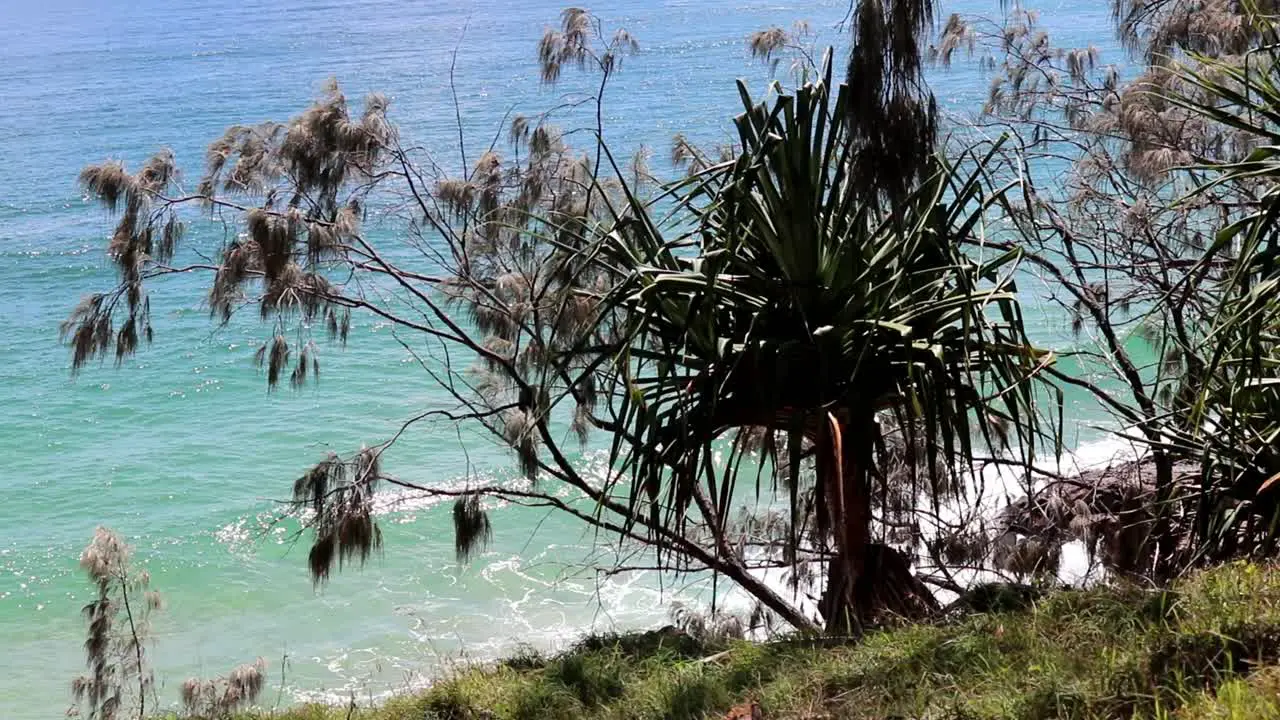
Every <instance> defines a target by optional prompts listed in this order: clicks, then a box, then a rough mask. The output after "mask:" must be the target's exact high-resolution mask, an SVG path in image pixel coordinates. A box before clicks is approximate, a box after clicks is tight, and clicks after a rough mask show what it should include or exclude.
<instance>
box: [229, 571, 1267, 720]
mask: <svg viewBox="0 0 1280 720" xmlns="http://www.w3.org/2000/svg"><path fill="white" fill-rule="evenodd" d="M716 653H722V654H720V655H718V656H717V657H715V658H714V659H711V660H708V661H703V659H704V658H707V657H708V656H712V655H715V654H716ZM743 702H756V703H759V705H760V707H761V709H762V710H763V711H764V712H765V716H766V717H768V718H867V719H871V718H930V719H936V720H1048V719H1049V718H1067V719H1080V720H1088V719H1094V718H1097V719H1102V718H1117V719H1125V720H1128V719H1129V718H1155V719H1159V720H1165V719H1167V720H1183V719H1189V718H1215V719H1216V718H1221V719H1222V720H1237V719H1238V720H1280V567H1260V566H1257V565H1251V564H1244V563H1238V564H1233V565H1230V566H1226V567H1222V568H1218V569H1215V570H1212V571H1208V572H1205V573H1202V574H1200V575H1198V576H1196V577H1193V578H1190V579H1188V580H1187V581H1184V582H1183V583H1181V584H1179V585H1178V586H1177V587H1175V588H1174V589H1173V590H1172V591H1168V592H1162V593H1150V592H1143V591H1140V590H1136V589H1122V588H1107V589H1097V590H1088V591H1064V592H1059V593H1054V594H1050V595H1046V596H1044V597H1042V598H1039V599H1038V600H1034V601H1032V600H1028V604H1026V606H1025V607H1023V608H1022V609H1005V610H1003V611H1001V612H992V613H970V614H967V615H964V616H962V617H958V618H954V619H952V620H949V621H947V622H940V623H936V624H926V625H911V626H905V627H900V628H895V629H888V630H883V631H880V632H876V633H873V634H871V635H869V636H867V637H866V638H864V639H863V641H862V642H860V643H857V644H843V645H834V646H833V645H830V644H820V643H813V642H806V641H801V640H795V641H788V642H775V643H769V644H750V643H733V644H730V645H727V646H705V645H701V644H699V643H697V642H695V641H693V640H691V639H690V638H687V637H682V636H671V635H662V634H660V633H648V634H641V635H623V636H597V637H592V638H588V639H586V640H584V641H583V642H582V643H580V644H579V645H578V646H577V647H576V648H574V649H573V650H570V651H569V652H566V653H564V654H562V655H559V656H556V657H541V656H538V655H536V654H534V653H530V652H525V653H522V654H520V655H519V656H517V657H515V658H513V659H512V660H511V661H510V662H508V663H503V664H498V665H496V666H493V667H488V668H479V669H473V670H467V671H462V672H459V673H457V674H456V675H455V676H453V677H450V678H447V679H444V680H442V681H440V682H438V683H437V684H436V685H435V686H433V687H432V688H431V689H430V690H427V691H425V692H423V693H421V694H418V695H413V696H405V697H401V698H396V699H394V700H392V701H390V702H388V703H386V704H385V705H382V706H380V707H377V708H365V709H358V710H356V711H355V712H353V713H352V714H351V716H350V717H351V719H352V720H357V719H358V720H435V719H438V720H479V719H480V718H493V719H495V720H497V719H510V720H534V719H545V720H558V719H563V720H581V719H587V718H619V719H620V720H647V719H654V720H658V719H661V720H679V719H692V718H704V717H712V718H719V717H724V715H725V713H726V712H727V711H728V710H729V709H730V708H731V707H732V706H734V705H737V704H740V703H743ZM249 717H258V716H246V718H245V720H248V718H249ZM260 717H268V716H260ZM271 717H275V718H278V719H280V720H339V719H344V720H345V718H347V710H346V709H336V708H327V707H300V708H295V709H291V710H289V711H286V712H281V713H277V714H276V715H274V716H271Z"/></svg>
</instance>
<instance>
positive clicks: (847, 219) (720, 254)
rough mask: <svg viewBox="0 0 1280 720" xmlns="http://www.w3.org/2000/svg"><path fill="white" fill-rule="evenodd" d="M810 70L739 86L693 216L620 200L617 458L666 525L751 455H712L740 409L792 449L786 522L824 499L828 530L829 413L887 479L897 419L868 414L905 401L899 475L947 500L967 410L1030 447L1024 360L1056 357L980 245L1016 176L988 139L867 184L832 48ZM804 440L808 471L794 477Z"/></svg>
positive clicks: (741, 416) (691, 192)
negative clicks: (992, 177)
mask: <svg viewBox="0 0 1280 720" xmlns="http://www.w3.org/2000/svg"><path fill="white" fill-rule="evenodd" d="M818 77H819V80H818V81H816V82H813V83H809V84H806V85H804V86H802V87H800V88H798V89H797V90H795V92H794V93H787V92H784V91H782V89H781V88H777V87H775V88H774V89H775V90H776V92H777V94H776V97H775V98H774V99H773V100H772V101H769V102H756V101H755V100H753V99H752V98H751V96H750V95H749V93H748V92H747V90H746V89H745V87H743V86H741V85H740V91H741V95H742V100H743V104H744V107H745V112H744V113H743V114H741V115H740V116H738V118H737V119H736V126H737V130H738V134H739V141H740V143H741V153H740V154H739V155H738V156H737V157H736V158H735V159H733V160H731V161H728V162H725V163H722V164H720V165H716V166H713V167H711V168H709V169H707V170H706V171H704V172H703V173H701V174H700V175H699V176H698V177H697V178H695V181H694V182H693V183H692V184H691V186H689V187H691V188H692V189H686V190H685V191H683V192H682V193H680V199H681V202H683V203H684V204H685V207H688V208H690V209H691V210H692V211H693V213H694V215H695V216H696V227H695V228H694V229H693V230H687V229H686V230H687V231H686V232H685V233H683V234H681V235H680V236H679V238H677V239H676V240H669V241H665V242H664V241H663V240H662V239H661V237H660V236H659V235H658V231H657V229H656V228H655V227H654V226H653V225H651V224H648V223H646V222H643V221H630V222H627V223H625V224H624V225H623V226H622V227H621V228H620V230H619V232H618V233H616V234H615V237H616V242H615V243H614V244H613V245H612V246H611V252H612V253H613V254H614V255H615V256H616V257H615V262H616V263H617V264H618V265H631V266H635V267H638V268H639V270H638V271H637V272H636V273H635V275H634V276H633V277H632V278H631V280H630V281H629V282H627V283H625V284H624V285H623V287H622V288H620V290H619V291H618V292H619V293H620V300H619V302H621V303H622V304H625V305H626V306H627V307H628V313H627V314H628V316H629V318H630V326H629V329H630V333H631V337H633V338H634V340H633V341H632V342H630V343H629V344H628V346H627V347H628V348H629V349H628V351H627V352H626V353H625V354H624V356H623V357H620V358H619V360H618V365H617V367H618V368H620V372H622V373H623V374H624V375H625V376H626V381H627V383H628V387H629V388H630V392H629V393H628V396H627V400H626V402H627V407H626V408H625V410H624V413H623V417H624V418H625V423H624V425H625V428H626V432H625V433H622V434H620V435H619V439H618V441H617V442H616V443H615V449H614V462H615V467H616V468H619V469H621V470H623V471H624V476H627V477H629V478H630V480H631V501H632V502H633V503H648V504H649V505H650V508H651V512H653V513H655V514H657V513H666V515H667V517H666V519H665V521H664V522H665V523H666V524H668V525H679V524H681V523H682V518H683V517H684V516H685V511H686V510H687V509H688V507H689V505H690V503H704V498H706V497H708V494H709V496H710V497H711V498H714V499H716V500H719V501H720V502H716V503H714V504H715V505H716V506H717V507H725V506H726V502H725V501H727V500H729V499H730V498H732V497H733V494H734V492H735V483H736V482H737V477H738V469H739V466H740V465H741V463H742V462H743V460H744V458H746V457H747V455H746V454H744V453H742V452H740V451H739V450H740V449H741V445H740V444H735V445H734V448H733V451H732V452H731V453H730V457H731V459H730V461H729V463H728V467H727V468H725V467H722V466H720V467H718V466H717V465H718V464H717V463H716V462H714V443H715V441H716V440H717V439H718V438H720V437H721V436H722V435H724V434H725V433H726V432H727V431H729V430H734V429H744V428H758V427H763V428H766V429H767V430H768V432H766V433H765V441H764V447H765V452H766V455H770V456H772V459H773V460H774V463H773V464H774V466H775V467H781V468H787V470H786V471H785V472H784V473H780V475H782V477H779V478H778V479H779V480H781V481H782V483H783V485H785V487H786V488H788V490H789V492H790V498H791V505H792V508H791V509H792V525H793V527H792V537H793V538H794V537H796V533H798V532H802V531H805V530H804V528H802V527H800V526H803V525H805V524H806V522H807V520H806V517H807V516H808V513H805V512H803V511H802V510H801V506H802V505H805V504H806V503H812V505H811V507H812V509H813V510H814V511H815V512H814V518H813V519H814V521H815V524H814V525H813V526H812V527H810V528H808V531H810V532H811V531H815V530H816V532H812V535H811V537H812V538H813V540H814V544H815V545H818V546H826V544H827V537H828V534H829V533H828V531H829V530H830V529H831V528H833V527H834V526H836V525H838V524H839V522H840V518H839V509H838V508H833V507H831V503H830V502H824V501H823V499H824V498H827V497H828V496H829V493H830V492H831V490H832V488H831V487H830V482H831V481H832V479H833V478H834V477H837V475H835V474H833V472H832V468H833V466H838V465H840V462H839V460H838V459H837V460H835V461H834V462H832V461H830V459H829V458H825V457H824V453H823V451H822V449H821V448H822V447H824V445H823V442H824V440H823V439H824V438H827V439H828V440H830V439H831V438H830V433H831V428H833V427H834V428H836V431H835V432H836V434H837V435H839V434H840V433H841V432H844V433H850V437H848V438H844V439H843V442H844V443H848V444H852V445H854V446H855V447H857V448H860V449H859V450H857V451H856V452H857V453H859V454H862V455H865V456H866V457H864V458H862V459H860V460H859V466H860V467H862V468H863V469H864V470H865V471H866V472H868V473H871V474H872V475H875V476H877V477H879V478H880V479H882V480H885V479H886V478H885V475H884V473H883V471H884V470H886V466H885V453H884V450H885V449H886V443H885V440H886V434H887V433H886V432H885V431H883V430H882V429H881V426H882V425H885V426H886V427H887V426H888V424H885V423H880V422H877V418H878V417H879V418H885V417H886V416H887V417H888V418H891V419H894V420H896V423H893V424H894V425H896V427H897V428H899V429H900V430H899V432H900V433H901V434H902V435H905V436H906V437H905V438H901V439H905V440H906V441H907V442H902V443H899V445H900V446H901V447H905V448H907V449H908V450H909V451H908V452H905V453H904V454H902V455H901V456H902V457H903V458H904V459H905V460H906V463H905V466H904V467H905V469H906V470H907V472H906V473H905V474H904V475H901V476H900V478H899V479H906V480H907V481H908V482H909V484H910V485H911V486H912V487H913V488H914V489H916V490H923V489H924V486H920V487H916V485H915V482H916V480H917V478H920V479H925V478H927V479H928V480H929V481H930V482H929V487H930V488H931V490H932V492H931V493H929V495H932V496H933V498H934V499H935V500H936V499H939V495H941V494H944V492H950V491H954V490H955V489H956V488H958V484H957V483H954V482H952V481H953V480H954V479H955V472H956V471H955V470H954V469H953V468H954V465H953V463H952V461H953V460H955V459H958V458H960V459H963V458H969V459H972V458H973V456H974V448H973V446H972V444H971V440H972V439H973V438H974V437H975V436H984V437H986V438H987V439H988V440H992V441H994V437H995V436H994V435H992V434H988V433H985V432H984V431H985V430H986V429H987V428H989V425H987V424H986V423H985V422H984V423H978V424H975V423H974V422H973V420H974V418H975V417H977V416H981V417H983V418H984V419H985V418H990V417H1002V418H1004V419H1006V420H1009V421H1012V425H1013V426H1015V427H1016V428H1017V429H1018V432H1019V435H1020V438H1021V442H1020V443H1018V445H1019V446H1020V447H1021V448H1022V449H1023V450H1024V451H1025V452H1031V451H1032V450H1033V447H1034V442H1033V439H1034V437H1035V436H1036V434H1037V432H1038V423H1037V419H1036V415H1035V413H1034V408H1033V393H1032V391H1031V389H1030V386H1029V384H1028V383H1027V382H1026V380H1027V379H1028V378H1029V377H1030V376H1031V375H1032V374H1033V369H1034V367H1035V366H1036V364H1037V363H1040V362H1044V361H1047V357H1045V356H1042V355H1041V354H1040V353H1038V352H1036V351H1034V350H1032V349H1031V346H1030V344H1029V343H1028V341H1027V339H1026V337H1025V335H1024V332H1023V328H1022V319H1021V315H1020V312H1019V309H1018V305H1017V303H1016V301H1015V299H1014V296H1013V292H1014V282H1013V279H1012V270H1013V267H1014V266H1015V263H1016V259H1017V258H1016V255H1014V254H1002V255H999V256H997V257H993V258H988V259H985V260H979V259H975V258H976V257H978V256H980V255H981V254H982V253H981V250H980V247H979V245H980V241H981V232H982V230H983V225H982V220H983V216H984V213H985V211H986V210H987V209H988V208H989V206H990V205H991V204H992V203H995V202H999V201H1001V200H1002V199H1003V196H1004V193H1003V190H1001V189H996V190H994V191H990V192H989V191H988V190H987V189H986V187H987V184H986V183H985V182H984V178H985V175H984V172H983V167H984V164H985V162H986V160H987V159H989V157H988V158H979V157H975V158H974V159H975V160H976V161H977V162H976V167H977V169H976V170H974V171H973V173H972V174H970V175H968V176H965V175H962V174H960V171H959V170H958V169H957V168H955V167H952V166H950V165H948V164H947V163H946V162H945V161H944V160H942V159H935V160H934V161H933V163H932V167H931V168H930V171H929V173H928V175H927V177H926V179H925V180H924V181H923V182H921V183H920V184H919V185H918V186H917V187H916V188H915V189H914V191H913V192H911V193H910V194H909V195H908V196H907V197H906V198H905V199H901V200H890V199H889V195H888V194H884V193H871V194H868V193H867V192H864V191H862V190H861V188H862V187H863V185H862V183H860V182H859V174H860V173H862V172H864V171H865V168H862V167H860V166H859V165H858V163H857V153H856V144H855V143H853V142H851V138H850V133H849V131H848V129H847V125H846V124H845V123H844V122H842V118H844V117H845V110H846V108H845V104H846V103H847V102H848V97H847V94H846V91H845V88H844V87H841V88H840V89H839V90H838V91H835V92H833V88H832V85H831V72H830V64H829V56H828V60H827V62H826V63H824V70H823V72H821V73H819V75H818ZM635 215H641V214H640V213H636V214H635ZM775 435H776V436H777V437H778V438H779V439H781V438H782V437H783V436H784V435H785V437H786V442H785V447H779V445H780V443H778V442H777V441H775ZM628 440H629V442H628ZM836 442H837V443H840V442H841V438H836ZM828 444H829V443H828ZM813 446H817V447H818V448H819V450H818V452H817V456H816V458H815V461H816V463H817V466H818V472H817V473H816V482H815V483H813V484H812V485H809V486H807V487H801V485H802V483H801V482H800V480H799V472H800V468H801V464H802V460H803V459H804V458H805V457H806V456H807V455H809V454H811V448H812V447H813ZM877 449H878V450H879V451H880V452H876V450H877ZM871 455H875V457H871ZM881 485H882V487H887V483H882V484H881ZM756 487H757V492H758V491H759V489H760V486H759V484H758V476H757V485H756ZM906 494H907V496H909V497H911V498H916V497H919V496H920V495H921V493H919V492H908V493H906ZM899 497H901V494H899ZM881 500H882V502H881V507H885V506H886V503H885V502H884V498H883V497H882V498H881ZM913 502H914V501H912V502H908V505H912V503H913ZM898 509H899V510H900V511H902V512H904V513H909V512H910V507H899V508H898ZM837 542H838V541H837Z"/></svg>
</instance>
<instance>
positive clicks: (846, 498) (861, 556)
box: [818, 414, 938, 634]
mask: <svg viewBox="0 0 1280 720" xmlns="http://www.w3.org/2000/svg"><path fill="white" fill-rule="evenodd" d="M827 420H828V422H827V424H826V427H825V428H824V431H823V432H822V433H820V436H819V440H820V442H819V448H818V457H819V467H818V471H819V473H823V475H824V476H823V478H822V479H823V482H824V486H825V488H826V490H827V492H826V498H825V499H826V501H827V503H828V507H829V508H830V511H829V518H830V522H831V526H832V527H831V531H832V536H833V537H834V538H835V545H836V555H835V557H834V558H833V559H832V560H831V562H830V563H829V566H828V568H827V589H826V591H825V592H824V593H823V597H822V603H821V611H822V616H823V618H824V619H825V620H826V625H827V632H829V633H833V634H856V633H858V632H859V631H860V630H861V629H862V628H863V627H865V626H866V625H868V624H871V623H876V622H878V621H880V620H882V619H884V617H885V616H886V615H897V616H904V617H910V618H918V617H921V616H923V615H927V614H928V613H929V612H931V611H933V610H936V609H937V607H938V606H937V601H936V600H934V598H933V595H932V594H931V593H929V591H928V589H927V588H925V587H924V585H923V584H922V583H921V582H920V581H919V580H918V579H917V578H916V577H915V575H914V574H913V573H912V572H911V566H910V564H909V563H908V562H907V560H906V558H905V557H903V555H902V554H901V553H899V552H898V551H896V550H894V549H893V548H891V547H888V546H886V545H881V544H877V543H872V542H871V483H870V469H871V463H872V462H873V460H872V448H873V444H874V437H875V436H874V432H875V427H874V419H870V418H862V419H859V420H860V421H854V422H849V421H842V420H840V419H837V418H836V417H835V415H830V414H829V415H828V416H827ZM824 456H825V458H829V460H828V461H827V462H822V459H823V458H824Z"/></svg>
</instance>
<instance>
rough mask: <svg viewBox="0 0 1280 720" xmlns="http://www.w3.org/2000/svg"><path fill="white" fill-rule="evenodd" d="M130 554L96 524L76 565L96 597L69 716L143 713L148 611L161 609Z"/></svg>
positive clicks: (149, 682) (148, 692)
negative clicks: (85, 669) (84, 669)
mask: <svg viewBox="0 0 1280 720" xmlns="http://www.w3.org/2000/svg"><path fill="white" fill-rule="evenodd" d="M131 554H132V550H131V548H130V547H129V546H128V545H126V544H125V542H124V540H123V539H122V538H121V537H120V536H119V535H117V534H116V533H115V532H114V531H112V530H110V529H108V528H104V527H100V528H98V529H97V531H96V532H95V533H94V536H93V540H92V541H90V543H89V545H88V546H86V547H85V549H84V552H83V553H82V554H81V555H80V569H82V570H84V572H85V574H86V575H87V576H88V578H89V580H90V582H92V583H93V585H94V587H95V590H96V595H95V597H94V599H93V600H91V601H90V602H89V604H88V605H85V606H84V609H83V614H84V618H85V621H86V622H87V623H88V635H87V637H86V638H85V642H84V652H85V659H86V662H87V664H88V668H89V672H88V673H87V674H85V675H82V676H80V677H77V678H76V679H75V680H74V681H72V683H71V695H72V698H73V701H74V702H73V705H72V706H71V708H70V709H69V710H68V711H67V712H68V715H75V716H79V717H85V718H88V720H115V718H129V717H133V718H138V720H142V718H145V717H147V701H148V699H149V698H152V697H154V695H155V676H154V675H153V674H152V671H151V667H150V664H149V662H148V660H147V647H146V645H147V641H148V639H149V637H150V622H149V620H150V615H151V613H152V612H153V611H155V610H157V609H159V608H160V606H161V599H160V595H159V594H158V593H156V592H153V591H151V590H150V589H148V585H149V584H150V577H149V575H148V574H147V572H146V571H145V570H135V569H134V568H133V567H132V566H131V565H130V556H131Z"/></svg>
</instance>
